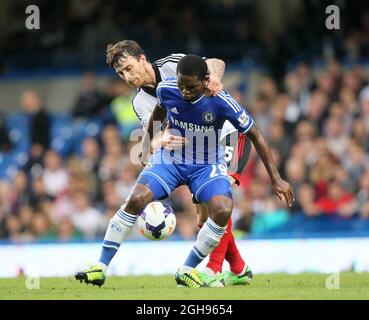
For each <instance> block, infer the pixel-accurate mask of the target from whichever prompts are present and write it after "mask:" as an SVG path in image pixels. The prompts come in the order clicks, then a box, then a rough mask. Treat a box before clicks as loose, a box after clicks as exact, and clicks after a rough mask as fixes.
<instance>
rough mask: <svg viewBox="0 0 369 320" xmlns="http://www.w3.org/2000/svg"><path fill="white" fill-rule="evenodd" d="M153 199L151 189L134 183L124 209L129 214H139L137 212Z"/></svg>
mask: <svg viewBox="0 0 369 320" xmlns="http://www.w3.org/2000/svg"><path fill="white" fill-rule="evenodd" d="M152 199H153V194H152V192H151V190H150V189H149V188H148V187H146V186H144V185H136V186H135V188H134V190H133V191H132V193H131V195H130V196H129V199H128V202H127V204H126V206H125V208H124V210H125V211H126V212H128V213H130V214H139V212H140V211H141V210H142V209H143V208H144V207H145V206H146V205H147V204H148V203H149V202H151V201H152Z"/></svg>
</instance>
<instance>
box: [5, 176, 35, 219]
mask: <svg viewBox="0 0 369 320" xmlns="http://www.w3.org/2000/svg"><path fill="white" fill-rule="evenodd" d="M12 187H13V188H12V192H11V195H10V198H9V199H8V201H9V202H10V205H11V213H13V214H18V211H19V209H20V208H21V207H22V206H27V205H29V203H30V200H31V190H30V188H29V181H28V177H27V174H26V173H25V172H24V171H18V172H17V173H16V174H15V175H14V178H13V185H12Z"/></svg>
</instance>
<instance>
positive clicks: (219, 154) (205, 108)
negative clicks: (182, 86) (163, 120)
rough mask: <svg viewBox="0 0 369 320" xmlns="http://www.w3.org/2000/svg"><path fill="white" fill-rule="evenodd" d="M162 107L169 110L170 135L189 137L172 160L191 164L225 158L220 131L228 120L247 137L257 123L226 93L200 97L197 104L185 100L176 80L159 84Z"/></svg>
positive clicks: (174, 153)
mask: <svg viewBox="0 0 369 320" xmlns="http://www.w3.org/2000/svg"><path fill="white" fill-rule="evenodd" d="M156 94H157V97H158V100H159V106H161V107H163V108H165V109H166V110H167V119H168V122H169V126H170V130H171V133H172V134H174V135H181V136H183V137H186V138H187V140H188V144H187V145H186V146H185V148H183V150H179V151H175V152H172V154H171V156H172V157H173V158H174V159H175V160H177V161H179V162H183V161H184V162H185V163H188V164H204V163H216V162H218V161H220V159H222V158H223V155H224V154H223V147H222V145H221V144H220V141H219V140H220V137H221V130H222V127H223V124H224V122H225V121H226V120H228V121H229V122H231V123H232V125H233V126H234V127H235V128H236V129H237V130H238V131H239V132H240V133H247V132H248V131H249V130H250V128H251V127H252V125H253V123H254V121H253V119H252V117H251V116H250V114H249V113H248V112H247V111H246V110H245V109H244V108H243V107H241V106H240V105H239V104H238V103H237V102H236V100H234V99H233V98H232V97H231V96H230V95H229V94H228V93H227V92H226V91H224V90H222V91H221V92H220V93H219V95H218V96H214V97H206V96H201V97H199V98H198V99H197V100H196V101H186V100H184V99H183V97H182V95H181V93H180V91H179V89H178V86H177V80H176V79H175V78H169V79H166V80H164V81H162V82H160V83H159V85H158V87H157V89H156Z"/></svg>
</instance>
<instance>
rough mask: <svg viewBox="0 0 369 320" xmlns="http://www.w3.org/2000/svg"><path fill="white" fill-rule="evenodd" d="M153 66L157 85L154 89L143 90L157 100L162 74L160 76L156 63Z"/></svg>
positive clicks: (144, 88) (145, 88)
mask: <svg viewBox="0 0 369 320" xmlns="http://www.w3.org/2000/svg"><path fill="white" fill-rule="evenodd" d="M151 66H152V68H153V69H154V72H155V83H156V85H155V87H154V88H152V87H144V86H142V87H141V89H142V90H143V91H145V92H146V93H147V94H149V95H150V96H153V97H155V98H157V96H156V87H157V86H158V84H159V82H160V81H161V80H162V79H161V74H160V71H159V68H158V66H157V65H156V64H155V63H152V64H151Z"/></svg>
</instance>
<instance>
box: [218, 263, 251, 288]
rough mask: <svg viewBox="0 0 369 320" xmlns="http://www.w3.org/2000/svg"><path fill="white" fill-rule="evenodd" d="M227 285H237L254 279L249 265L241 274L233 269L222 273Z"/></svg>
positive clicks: (248, 282)
mask: <svg viewBox="0 0 369 320" xmlns="http://www.w3.org/2000/svg"><path fill="white" fill-rule="evenodd" d="M221 277H222V279H223V282H224V285H225V286H236V285H245V284H250V282H251V280H252V277H253V276H252V271H251V268H250V267H249V266H247V267H246V270H245V271H244V273H242V274H241V275H237V274H235V273H233V272H231V271H226V272H223V273H222V274H221Z"/></svg>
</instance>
